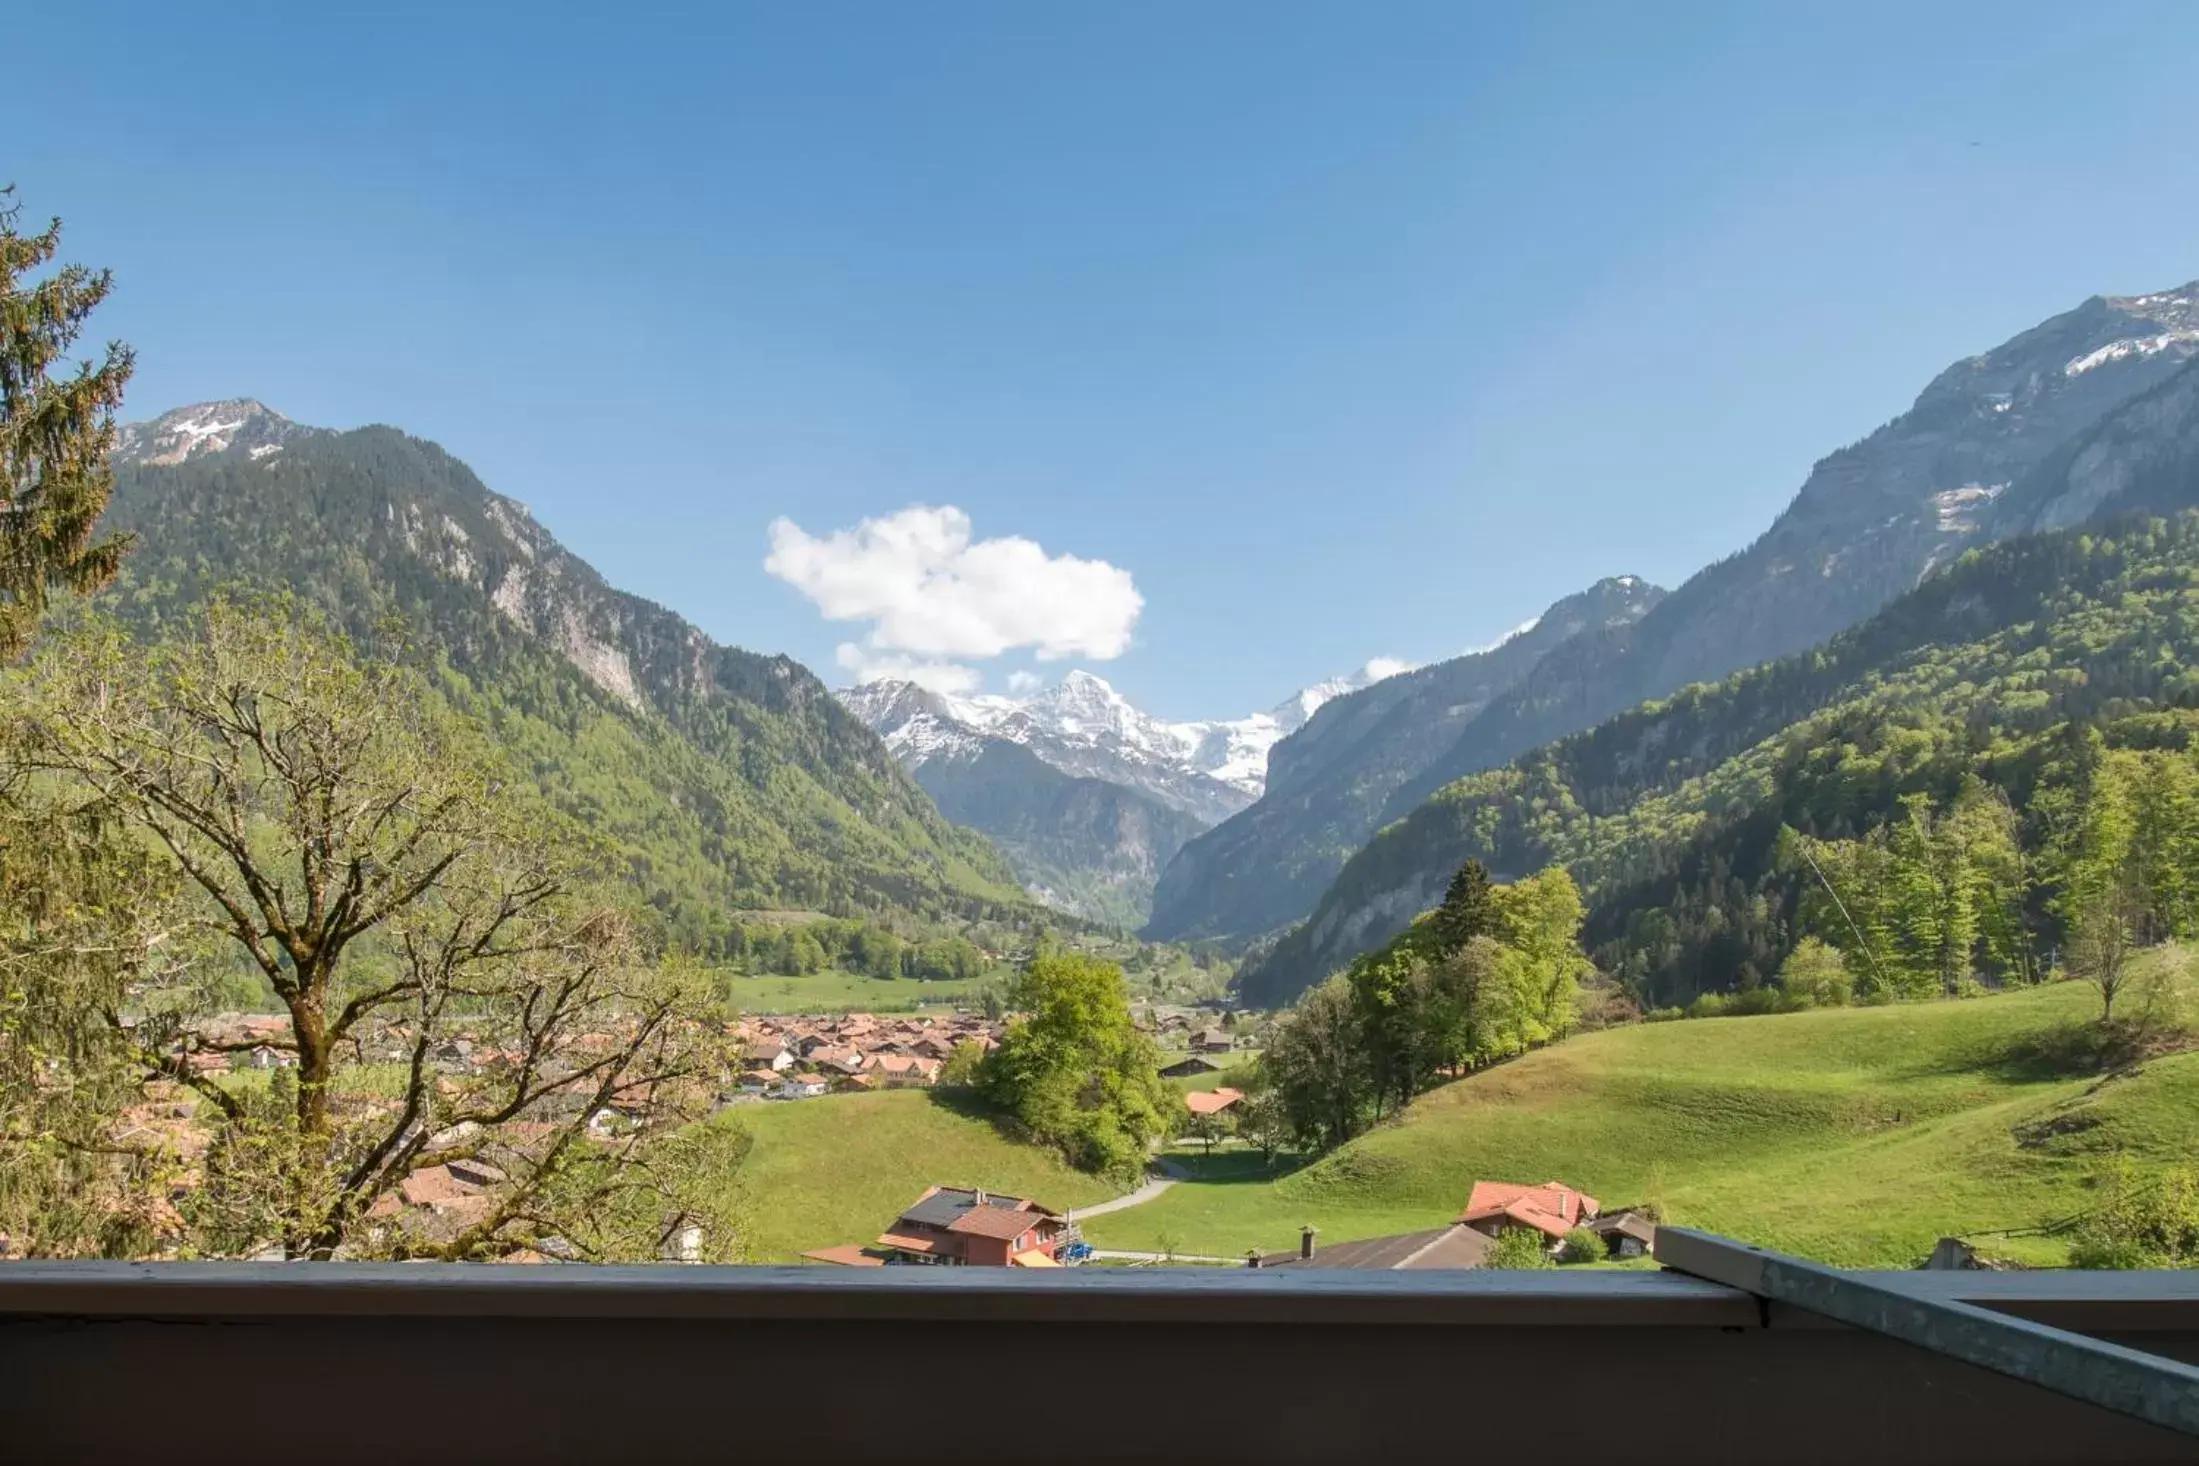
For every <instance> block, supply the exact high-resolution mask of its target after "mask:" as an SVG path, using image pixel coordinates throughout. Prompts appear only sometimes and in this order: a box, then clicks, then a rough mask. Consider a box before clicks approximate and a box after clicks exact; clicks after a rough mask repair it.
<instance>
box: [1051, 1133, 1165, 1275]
mask: <svg viewBox="0 0 2199 1466" xmlns="http://www.w3.org/2000/svg"><path fill="white" fill-rule="evenodd" d="M1153 1170H1154V1172H1155V1173H1156V1174H1154V1175H1150V1176H1148V1177H1146V1179H1145V1184H1144V1185H1143V1186H1140V1187H1139V1188H1138V1189H1137V1190H1135V1191H1133V1192H1131V1193H1130V1194H1129V1195H1127V1196H1118V1197H1116V1198H1115V1199H1114V1200H1113V1201H1102V1202H1096V1203H1094V1204H1093V1205H1091V1206H1079V1207H1072V1208H1070V1210H1069V1212H1068V1217H1069V1220H1070V1221H1072V1222H1081V1221H1083V1220H1084V1219H1085V1218H1086V1217H1103V1216H1106V1215H1107V1214H1108V1213H1109V1212H1111V1211H1125V1210H1128V1209H1129V1208H1130V1207H1133V1206H1143V1205H1145V1204H1146V1203H1147V1202H1149V1201H1151V1200H1152V1199H1153V1198H1154V1197H1156V1196H1158V1195H1160V1194H1161V1193H1162V1192H1163V1191H1166V1190H1167V1189H1168V1188H1169V1187H1171V1186H1173V1185H1175V1184H1176V1183H1177V1182H1178V1181H1188V1180H1190V1179H1191V1173H1190V1172H1188V1171H1186V1170H1185V1169H1184V1168H1183V1167H1182V1166H1179V1165H1177V1164H1176V1163H1175V1162H1174V1161H1172V1160H1169V1159H1167V1158H1166V1157H1159V1158H1156V1159H1155V1160H1154V1162H1153ZM1102 1255H1103V1256H1110V1257H1111V1256H1115V1255H1116V1254H1113V1253H1106V1254H1102ZM1120 1255H1121V1256H1123V1257H1134V1256H1142V1255H1143V1254H1139V1253H1129V1252H1125V1253H1122V1254H1120ZM1156 1255H1157V1254H1156Z"/></svg>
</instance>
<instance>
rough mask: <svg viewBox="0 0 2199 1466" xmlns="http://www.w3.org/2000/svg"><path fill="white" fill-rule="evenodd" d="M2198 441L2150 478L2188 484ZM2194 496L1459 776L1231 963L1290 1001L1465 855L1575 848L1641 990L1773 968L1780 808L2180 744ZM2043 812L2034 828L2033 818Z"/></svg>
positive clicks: (1687, 989) (1781, 918)
mask: <svg viewBox="0 0 2199 1466" xmlns="http://www.w3.org/2000/svg"><path fill="white" fill-rule="evenodd" d="M2195 469H2199V455H2187V456H2186V457H2185V459H2184V467H2183V470H2182V472H2181V474H2176V473H2170V472H2166V471H2164V472H2163V473H2162V474H2161V475H2160V476H2159V477H2157V478H2156V479H2155V480H2154V481H2153V486H2152V488H2151V489H2150V491H2149V493H2148V498H2149V499H2150V501H2151V502H2149V503H2147V504H2145V505H2137V504H2133V505H2132V506H2131V507H2133V508H2137V507H2145V508H2164V509H2166V508H2173V507H2177V505H2178V504H2179V503H2183V504H2189V503H2193V502H2199V472H2194V470H2195ZM2194 707H2199V515H2195V514H2190V513H2185V514H2179V515H2177V516H2176V517H2175V518H2173V519H2171V520H2149V519H2143V518H2131V519H2127V520H2124V521H2122V522H2121V523H2120V524H2119V525H2116V526H2112V527H2109V528H2104V529H2102V530H2099V531H2095V532H2092V533H2086V532H2084V531H2081V530H2070V531H2062V532H2059V533H2054V534H2047V535H2034V536H2024V537H2021V538H2017V539H2014V540H2010V541H2006V542H2003V543H2001V544H1998V545H1994V546H1991V547H1989V548H1986V549H1982V550H1977V551H1973V552H1970V553H1969V554H1967V555H1965V556H1964V557H1963V558H1962V559H1961V560H1959V561H1958V562H1956V563H1955V564H1954V565H1952V566H1950V567H1948V568H1947V569H1946V570H1945V571H1943V572H1942V573H1940V574H1938V575H1935V576H1933V577H1931V578H1930V579H1928V580H1927V581H1926V582H1925V583H1924V584H1923V585H1922V586H1920V587H1919V588H1918V589H1916V590H1915V591H1913V592H1911V593H1910V594H1908V595H1906V596H1904V597H1902V598H1900V599H1899V600H1897V601H1896V602H1895V603H1894V604H1893V605H1891V606H1889V607H1888V608H1887V609H1886V610H1884V611H1882V612H1881V613H1879V614H1878V615H1877V616H1874V617H1873V618H1871V619H1870V620H1869V621H1867V622H1865V623H1864V624H1863V625H1861V626H1859V627H1857V628H1856V629H1854V630H1853V631H1850V632H1847V633H1844V634H1842V635H1840V636H1838V637H1836V638H1834V639H1833V640H1832V641H1831V642H1829V643H1828V644H1827V645H1826V646H1824V647H1823V648H1820V649H1818V650H1816V651H1813V652H1806V653H1802V654H1800V655H1797V656H1792V657H1788V658H1784V659H1782V660H1780V661H1777V662H1772V663H1768V664H1766V665H1764V666H1761V667H1758V668H1755V669H1753V670H1751V671H1748V672H1745V673H1741V674H1738V675H1736V676H1734V677H1731V678H1728V679H1727V680H1726V681H1724V682H1722V683H1718V684H1715V685H1705V684H1698V685H1695V686H1691V687H1689V688H1687V689H1685V690H1683V691H1682V692H1680V693H1678V694H1676V695H1674V696H1673V697H1671V698H1669V699H1666V700H1665V701H1662V702H1656V703H1648V704H1644V705H1642V706H1640V707H1637V708H1635V709H1633V710H1631V711H1629V712H1627V713H1625V714H1623V715H1621V716H1619V717H1617V718H1613V719H1610V720H1608V721H1607V722H1605V723H1603V724H1602V725H1600V726H1599V727H1597V728H1596V729H1594V730H1593V731H1591V732H1588V733H1583V734H1577V735H1575V736H1573V737H1571V738H1567V739H1563V740H1561V741H1559V742H1556V743H1553V744H1550V745H1548V746H1546V747H1543V748H1540V749H1537V750H1536V751H1534V752H1533V753H1531V754H1529V755H1527V756H1526V757H1524V758H1521V759H1518V760H1516V761H1515V762H1513V763H1512V764H1510V765H1509V766H1507V767H1505V768H1503V769H1498V770H1492V771H1489V772H1487V773H1483V774H1477V775H1474V776H1471V777H1469V778H1466V779H1462V780H1459V781H1456V782H1455V783H1453V784H1451V785H1449V786H1447V787H1446V788H1444V789H1443V790H1442V791H1441V792H1440V793H1439V794H1438V795H1437V796H1436V797H1435V798H1433V799H1431V800H1429V801H1428V802H1427V803H1426V804H1424V805H1422V806H1421V807H1420V808H1418V809H1416V810H1415V811H1414V812H1413V813H1412V814H1411V815H1410V816H1409V817H1408V818H1406V819H1405V820H1403V821H1401V822H1399V823H1397V824H1395V825H1392V826H1390V827H1389V828H1387V829H1385V830H1384V831H1383V832H1382V833H1381V834H1380V835H1379V836H1377V837H1376V838H1375V839H1374V840H1373V841H1372V842H1371V843H1370V844H1369V845H1368V846H1367V847H1366V849H1364V850H1363V851H1361V852H1360V854H1359V855H1357V856H1355V857H1354V858H1353V859H1352V861H1351V863H1350V864H1349V865H1347V866H1346V867H1345V870H1344V872H1343V874H1342V875H1341V876H1339V877H1338V879H1337V882H1336V884H1335V886H1333V887H1332V888H1331V889H1330V891H1329V893H1328V895H1327V896H1326V897H1324V898H1323V900H1322V903H1321V905H1320V907H1319V908H1318V909H1317V910H1316V911H1315V913H1314V915H1313V917H1312V918H1311V919H1310V920H1308V921H1307V922H1306V923H1305V924H1303V925H1302V926H1300V927H1298V928H1296V929H1294V930H1293V931H1292V932H1291V933H1290V934H1289V935H1288V936H1287V937H1286V938H1285V939H1284V940H1283V941H1282V942H1281V943H1279V944H1278V945H1277V946H1276V947H1275V948H1274V949H1273V950H1272V951H1271V952H1269V953H1268V954H1266V955H1265V956H1264V958H1263V959H1262V960H1260V961H1259V962H1257V963H1256V964H1254V965H1252V966H1251V967H1249V968H1248V969H1247V970H1246V972H1245V973H1244V974H1243V975H1242V978H1241V983H1242V986H1243V989H1244V992H1245V995H1246V996H1247V998H1248V999H1251V1000H1253V1001H1256V1002H1263V1003H1276V1002H1282V1001H1286V1000H1288V999H1289V998H1291V997H1293V996H1295V995H1296V994H1297V993H1298V992H1299V991H1302V990H1303V989H1304V988H1305V987H1306V986H1307V985H1309V984H1310V983H1312V982H1315V981H1317V980H1319V979H1320V978H1321V977H1322V976H1324V975H1325V974H1327V973H1328V972H1330V971H1333V970H1335V969H1336V968H1338V967H1340V966H1342V965H1343V964H1344V963H1345V962H1346V961H1348V960H1349V959H1350V958H1351V957H1353V956H1355V955H1356V954H1358V953H1359V952H1362V951H1366V950H1368V949H1370V948H1372V947H1374V946H1376V945H1378V944H1380V943H1381V942H1382V941H1384V940H1387V939H1388V938H1389V937H1391V936H1392V935H1394V934H1395V933H1397V932H1398V931H1401V930H1403V929H1404V927H1405V926H1406V925H1407V924H1408V923H1409V922H1410V921H1411V920H1412V918H1413V917H1414V916H1415V915H1417V914H1418V913H1419V912H1420V911H1422V910H1424V909H1426V908H1428V907H1429V906H1431V905H1433V904H1434V903H1435V901H1436V900H1437V899H1438V897H1439V896H1440V894H1441V892H1442V889H1443V885H1444V882H1445V881H1446V879H1447V878H1448V876H1449V875H1450V873H1451V872H1452V871H1453V870H1454V869H1455V868H1456V867H1457V866H1458V865H1459V863H1460V862H1461V861H1463V860H1464V859H1466V858H1467V857H1469V856H1471V857H1474V858H1478V859H1480V860H1482V861H1484V862H1485V863H1487V864H1488V865H1489V866H1490V867H1491V868H1492V870H1494V871H1495V872H1497V873H1498V874H1499V875H1500V876H1506V877H1516V876H1519V875H1524V874H1526V873H1528V872H1530V871H1532V870H1535V869H1537V868H1539V867H1541V866H1543V865H1545V864H1549V863H1552V862H1557V863H1562V864H1564V865H1566V866H1568V867H1569V868H1570V869H1571V870H1572V872H1573V874H1574V876H1575V878H1576V879H1577V880H1578V881H1579V882H1580V883H1581V885H1582V887H1583V889H1584V891H1585V892H1586V894H1587V896H1588V899H1589V920H1588V930H1587V937H1588V940H1589V942H1590V944H1591V948H1592V955H1594V956H1595V958H1596V959H1597V961H1598V962H1599V964H1600V965H1602V966H1604V967H1605V968H1606V969H1607V970H1610V971H1614V972H1616V973H1618V974H1619V975H1620V976H1621V977H1622V978H1623V979H1624V980H1625V981H1626V982H1627V983H1628V984H1629V986H1630V987H1631V988H1632V989H1633V991H1634V992H1635V993H1636V994H1637V995H1638V996H1639V997H1640V998H1641V999H1642V1000H1643V1001H1645V1002H1648V1003H1652V1004H1657V1003H1671V1002H1679V1001H1684V1000H1685V999H1686V998H1687V997H1689V996H1690V995H1691V994H1693V993H1694V992H1698V991H1704V990H1719V989H1726V988H1731V987H1735V986H1745V985H1748V984H1749V983H1751V982H1753V981H1755V980H1760V979H1762V978H1766V977H1768V976H1770V974H1771V972H1772V971H1773V970H1774V969H1775V968H1776V966H1777V964H1778V962H1779V960H1780V959H1781V958H1782V957H1783V956H1784V955H1785V953H1786V951H1787V950H1788V949H1789V948H1790V947H1791V945H1792V942H1793V940H1794V938H1795V935H1796V933H1795V930H1794V920H1793V918H1794V913H1795V909H1796V902H1797V900H1798V898H1799V896H1800V894H1801V890H1802V875H1801V873H1800V872H1798V871H1796V870H1793V869H1791V868H1788V867H1787V866H1786V865H1784V864H1783V863H1782V862H1781V860H1780V858H1779V853H1780V845H1781V831H1782V830H1783V829H1786V828H1792V829H1795V830H1798V831H1800V832H1801V833H1804V834H1809V835H1815V836H1819V837H1822V838H1828V839H1838V838H1845V837H1849V836H1853V835H1855V834H1858V833H1860V832H1861V831H1863V830H1866V829H1868V828H1870V827H1872V826H1874V825H1876V824H1879V823H1882V822H1884V821H1886V820H1887V819H1889V818H1890V817H1891V816H1892V815H1893V814H1894V812H1895V811H1896V810H1897V809H1898V807H1899V801H1900V799H1901V797H1902V796H1903V795H1906V794H1910V793H1923V794H1928V795H1931V796H1933V797H1934V798H1940V799H1951V798H1952V797H1953V795H1954V794H1955V792H1956V791H1957V789H1959V788H1960V787H1961V786H1962V785H1963V783H1964V781H1965V780H1966V779H1981V780H1984V781H1986V782H1989V783H1991V784H1993V785H1996V786H1998V787H2000V788H2002V789H2003V790H2005V791H2006V792H2007V793H2008V794H2009V796H2010V799H2011V802H2012V803H2013V805H2014V807H2015V808H2016V809H2017V810H2019V811H2026V812H2027V813H2028V812H2031V794H2032V791H2033V789H2034V787H2035V785H2036V784H2037V782H2038V780H2039V779H2040V778H2041V777H2042V775H2043V773H2044V772H2045V771H2047V770H2049V769H2050V768H2052V767H2054V766H2056V765H2057V764H2061V765H2066V764H2067V763H2068V762H2069V761H2070V760H2072V759H2081V758H2082V757H2084V756H2085V755H2084V750H2085V748H2086V747H2088V746H2089V745H2088V741H2087V740H2088V738H2094V737H2096V738H2098V739H2100V740H2104V741H2105V742H2107V743H2109V744H2115V743H2122V744H2125V745H2130V746H2150V745H2156V744H2162V743H2167V744H2170V745H2172V746H2178V747H2181V746H2184V745H2185V744H2186V743H2188V742H2189V740H2190V739H2191V737H2192V736H2193V731H2194V727H2195V725H2199V719H2194V718H2192V717H2189V716H2186V712H2187V710H2189V709H2192V708H2194ZM2036 834H2037V832H2034V837H2033V838H2034V841H2036Z"/></svg>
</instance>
